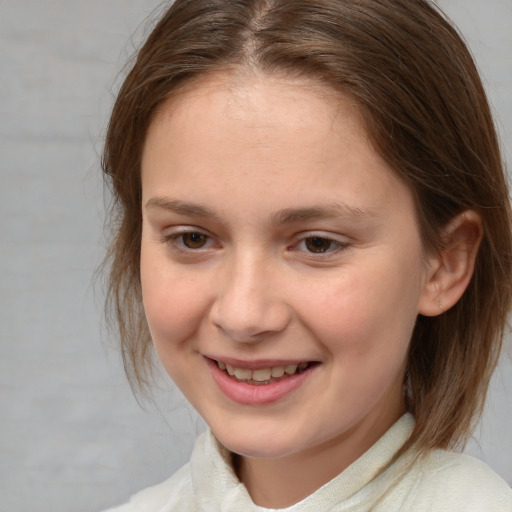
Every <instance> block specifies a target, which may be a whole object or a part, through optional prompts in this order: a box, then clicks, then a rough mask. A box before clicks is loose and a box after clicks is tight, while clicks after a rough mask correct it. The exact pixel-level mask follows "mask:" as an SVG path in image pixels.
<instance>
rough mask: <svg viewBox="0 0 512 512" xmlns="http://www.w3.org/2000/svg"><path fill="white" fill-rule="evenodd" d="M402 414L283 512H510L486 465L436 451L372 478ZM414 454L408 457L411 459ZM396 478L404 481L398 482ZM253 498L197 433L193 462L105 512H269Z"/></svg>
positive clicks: (402, 436)
mask: <svg viewBox="0 0 512 512" xmlns="http://www.w3.org/2000/svg"><path fill="white" fill-rule="evenodd" d="M413 426H414V419H413V417H412V416H411V415H410V414H405V415H404V416H402V418H400V419H399V420H398V421H397V423H395V425H393V426H392V427H391V428H390V429H389V430H388V432H386V434H384V436H383V437H382V438H381V439H379V441H377V443H375V444H374V445H373V446H372V447H371V448H370V449H369V450H368V451H367V452H366V453H364V454H363V455H362V456H361V457H360V458H359V459H357V460H356V461H355V462H354V463H353V464H351V465H350V466H349V467H348V468H347V469H345V470H344V471H343V472H342V473H341V474H339V475H338V476H337V477H335V478H334V479H333V480H331V481H330V482H328V483H327V484H325V485H324V486H323V487H321V488H320V489H318V490H317V491H315V492H314V493H313V494H311V495H310V496H308V497H307V498H305V499H304V500H302V501H300V502H299V503H296V504H295V505H292V506H290V507H287V508H283V509H279V510H280V511H281V512H324V511H325V512H328V511H331V512H370V511H371V512H512V489H511V488H510V487H509V486H508V485H507V483H506V482H505V481H504V480H502V479H501V478H500V477H499V476H498V475H496V474H495V473H494V472H493V471H492V470H491V469H490V468H489V467H488V466H486V465H485V464H484V463H483V462H481V461H479V460H478V459H475V458H473V457H470V456H468V455H464V454H460V453H452V452H447V451H444V450H436V451H433V452H432V453H431V454H429V455H428V456H427V457H426V458H422V459H420V460H419V461H417V462H416V463H415V464H414V465H413V466H412V467H410V468H408V471H407V473H406V474H405V475H404V474H403V473H401V472H400V469H401V468H403V467H404V465H406V464H407V462H408V460H409V461H410V458H409V459H408V456H404V457H401V458H400V459H399V460H398V461H397V462H395V463H394V464H393V465H392V466H391V467H390V468H389V469H388V470H386V471H385V472H384V473H381V474H380V475H379V476H378V477H377V478H375V476H376V475H377V474H378V473H379V472H380V470H381V468H382V467H384V466H385V465H386V464H387V463H389V462H390V461H391V459H392V458H393V455H394V454H395V453H396V452H397V451H398V450H399V449H400V447H401V446H402V445H403V444H404V442H405V441H406V440H407V438H408V437H409V435H410V433H411V431H412V428H413ZM409 457H411V455H409ZM398 476H400V477H401V478H399V477H398ZM271 510H277V509H268V508H264V507H259V506H257V505H255V504H254V503H253V501H252V500H251V498H250V496H249V494H248V492H247V490H246V488H245V486H244V485H243V484H242V483H241V482H240V481H239V480H238V478H237V477H236V475H235V473H234V472H233V469H232V467H231V465H230V457H229V453H228V452H227V450H226V449H225V448H223V447H222V446H220V445H219V443H218V441H217V440H216V439H215V437H214V436H213V434H212V433H211V432H210V431H207V432H205V433H203V434H201V435H200V436H199V437H198V439H197V441H196V444H195V447H194V451H193V453H192V456H191V459H190V462H189V463H188V464H186V465H185V466H183V467H182V468H181V469H180V470H178V472H177V473H175V474H174V475H173V476H172V477H171V478H169V479H168V480H166V481H165V482H163V483H161V484H159V485H155V486H153V487H149V488H147V489H145V490H143V491H141V492H139V493H138V494H136V495H135V496H133V498H132V499H131V500H130V502H129V503H128V504H126V505H124V506H121V507H118V508H114V509H109V510H108V511H105V512H269V511H271Z"/></svg>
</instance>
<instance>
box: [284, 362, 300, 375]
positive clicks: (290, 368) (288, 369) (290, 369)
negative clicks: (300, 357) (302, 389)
mask: <svg viewBox="0 0 512 512" xmlns="http://www.w3.org/2000/svg"><path fill="white" fill-rule="evenodd" d="M284 371H285V372H286V373H287V374H288V375H293V374H294V373H295V372H296V371H297V365H296V364H289V365H288V366H287V367H286V368H285V369H284Z"/></svg>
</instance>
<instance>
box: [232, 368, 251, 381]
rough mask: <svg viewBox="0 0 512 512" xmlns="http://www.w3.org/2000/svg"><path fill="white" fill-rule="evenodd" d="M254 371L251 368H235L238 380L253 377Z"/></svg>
mask: <svg viewBox="0 0 512 512" xmlns="http://www.w3.org/2000/svg"><path fill="white" fill-rule="evenodd" d="M251 374H252V371H251V370H249V368H235V377H236V378H237V379H238V380H249V379H250V378H251Z"/></svg>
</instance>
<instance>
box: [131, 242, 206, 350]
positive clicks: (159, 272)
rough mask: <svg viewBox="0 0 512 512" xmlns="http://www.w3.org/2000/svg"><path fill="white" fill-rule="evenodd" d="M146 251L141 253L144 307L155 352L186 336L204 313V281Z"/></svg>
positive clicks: (175, 343)
mask: <svg viewBox="0 0 512 512" xmlns="http://www.w3.org/2000/svg"><path fill="white" fill-rule="evenodd" d="M161 260H162V258H159V257H158V256H157V255H152V254H151V252H150V251H144V250H143V251H142V254H141V285H142V299H143V303H144V310H145V313H146V319H147V322H148V326H149V330H150V332H151V337H152V339H153V342H154V344H155V347H156V349H157V351H158V352H159V354H160V353H161V352H162V350H165V349H168V350H169V349H172V348H173V346H176V345H179V344H180V343H181V342H182V341H184V340H186V339H188V338H190V337H191V336H192V335H193V334H194V332H195V331H196V329H197V328H198V325H199V324H200V322H201V318H202V316H203V315H204V312H205V309H206V304H205V302H206V298H205V290H203V289H202V287H204V283H202V282H201V280H200V279H198V278H197V276H193V275H190V276H189V275H187V273H186V272H184V271H183V270H182V269H181V270H180V271H178V270H177V269H176V267H174V266H173V265H172V264H171V263H170V262H169V261H161Z"/></svg>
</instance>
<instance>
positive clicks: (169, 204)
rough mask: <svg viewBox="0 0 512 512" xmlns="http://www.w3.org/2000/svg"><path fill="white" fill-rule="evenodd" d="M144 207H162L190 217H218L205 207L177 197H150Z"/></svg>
mask: <svg viewBox="0 0 512 512" xmlns="http://www.w3.org/2000/svg"><path fill="white" fill-rule="evenodd" d="M146 208H148V209H150V208H162V209H164V210H169V211H172V212H174V213H178V214H180V215H187V216H190V217H205V218H210V219H218V216H217V214H216V213H215V212H214V211H213V210H210V208H207V207H206V206H202V205H200V204H196V203H189V202H187V201H179V200H178V199H171V198H169V197H160V196H158V197H152V198H151V199H149V201H148V202H147V203H146Z"/></svg>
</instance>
